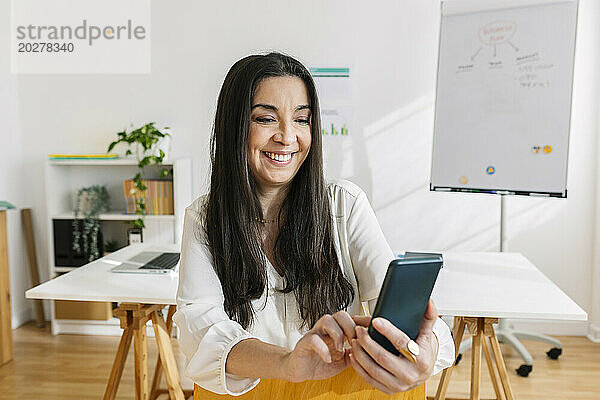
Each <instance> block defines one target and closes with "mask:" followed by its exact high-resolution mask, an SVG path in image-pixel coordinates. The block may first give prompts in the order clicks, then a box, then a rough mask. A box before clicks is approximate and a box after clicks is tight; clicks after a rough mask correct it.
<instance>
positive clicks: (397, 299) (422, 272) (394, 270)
mask: <svg viewBox="0 0 600 400" xmlns="http://www.w3.org/2000/svg"><path fill="white" fill-rule="evenodd" d="M442 264H443V259H442V256H441V255H424V256H421V257H409V258H402V259H396V260H393V261H392V262H391V263H390V265H389V266H388V270H387V273H386V275H385V279H384V281H383V285H382V286H381V290H380V291H379V297H378V298H377V305H376V306H375V310H374V311H373V318H377V317H382V318H385V319H387V320H388V321H390V322H391V323H392V324H394V326H396V327H397V328H398V329H400V330H401V331H403V332H404V333H406V334H407V335H408V337H410V338H411V339H412V340H415V339H416V338H417V336H418V335H419V330H420V329H421V323H422V322H423V317H424V316H425V311H426V310H427V304H428V303H429V298H430V297H431V292H432V291H433V286H434V285H435V281H436V280H437V277H438V274H439V272H440V268H442ZM371 321H372V320H371ZM368 332H369V335H370V336H371V338H372V339H373V340H375V341H376V342H377V343H379V344H380V345H381V346H382V347H384V348H385V349H386V350H388V351H389V352H391V353H393V354H395V355H399V354H400V352H399V351H398V350H397V349H396V347H394V345H393V344H392V343H391V342H390V341H389V340H388V339H387V338H386V337H385V336H383V335H382V334H381V333H379V332H378V331H377V330H376V329H375V328H374V327H373V325H372V324H369V328H368Z"/></svg>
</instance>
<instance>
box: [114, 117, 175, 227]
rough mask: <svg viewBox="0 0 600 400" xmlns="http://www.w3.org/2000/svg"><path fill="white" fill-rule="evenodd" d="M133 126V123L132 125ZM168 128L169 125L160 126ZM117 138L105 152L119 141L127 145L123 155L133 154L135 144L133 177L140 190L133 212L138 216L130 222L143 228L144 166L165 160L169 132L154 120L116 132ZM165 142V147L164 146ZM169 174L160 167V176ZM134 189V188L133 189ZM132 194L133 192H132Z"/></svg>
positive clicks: (144, 206) (144, 210)
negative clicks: (135, 162) (136, 168)
mask: <svg viewBox="0 0 600 400" xmlns="http://www.w3.org/2000/svg"><path fill="white" fill-rule="evenodd" d="M132 126H133V125H132ZM162 129H163V131H164V130H169V129H170V128H169V127H164V128H162ZM117 136H118V139H117V140H115V141H114V142H112V143H111V144H110V145H109V146H108V150H107V151H106V152H107V153H110V152H111V150H112V149H113V148H114V147H115V146H116V145H117V144H119V143H123V144H126V145H127V146H128V148H127V151H126V152H125V156H129V155H131V154H133V152H132V149H131V147H132V146H135V151H136V153H135V155H136V159H137V162H138V168H139V171H138V173H137V174H136V175H135V177H134V178H133V182H134V184H135V187H136V188H137V190H139V192H140V196H139V197H138V198H137V199H136V202H135V213H136V214H137V215H138V218H137V219H136V220H134V221H133V222H132V224H133V226H134V227H136V228H140V229H143V228H145V227H146V225H145V224H144V218H145V216H146V202H145V195H146V189H147V187H146V185H144V182H143V180H144V167H145V166H147V165H151V164H156V165H161V164H162V163H163V161H165V159H166V157H167V153H165V150H167V152H168V144H169V139H170V137H171V134H170V133H168V132H162V131H160V130H159V129H158V128H156V127H155V126H154V122H150V123H147V124H145V125H142V126H141V127H139V128H137V129H134V130H132V131H131V132H129V133H128V132H127V130H124V131H122V132H118V133H117ZM165 144H166V147H165ZM168 174H169V169H167V168H162V169H161V171H160V176H161V177H166V176H167V175H168ZM134 191H135V189H134ZM132 194H134V193H132Z"/></svg>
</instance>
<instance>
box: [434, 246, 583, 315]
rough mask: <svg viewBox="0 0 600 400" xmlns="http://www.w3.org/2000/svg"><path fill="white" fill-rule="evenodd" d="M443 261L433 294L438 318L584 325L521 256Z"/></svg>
mask: <svg viewBox="0 0 600 400" xmlns="http://www.w3.org/2000/svg"><path fill="white" fill-rule="evenodd" d="M443 255H444V268H442V270H441V271H440V275H439V277H438V280H437V282H436V285H435V288H434V290H433V294H432V297H433V300H434V301H435V304H436V306H437V308H438V311H439V313H440V315H452V316H462V317H495V318H513V319H519V318H527V319H553V320H579V321H585V320H587V313H586V312H585V311H583V310H582V309H581V307H579V306H578V305H577V304H576V303H575V302H574V301H573V300H571V299H570V298H569V296H567V295H566V294H565V293H564V292H563V291H562V290H561V289H560V288H559V287H558V286H556V285H555V284H554V283H553V282H552V281H551V280H550V279H548V278H547V277H546V276H545V275H544V274H543V273H542V272H540V270H538V269H537V268H536V267H535V265H533V264H532V263H531V262H530V261H529V260H527V259H526V258H525V257H524V256H523V255H521V254H520V253H484V252H477V253H466V252H445V253H443Z"/></svg>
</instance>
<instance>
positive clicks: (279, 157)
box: [265, 151, 292, 162]
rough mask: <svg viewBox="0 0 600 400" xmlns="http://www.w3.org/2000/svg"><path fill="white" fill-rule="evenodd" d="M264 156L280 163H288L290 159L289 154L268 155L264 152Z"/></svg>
mask: <svg viewBox="0 0 600 400" xmlns="http://www.w3.org/2000/svg"><path fill="white" fill-rule="evenodd" d="M265 154H266V155H267V157H269V158H270V159H272V160H275V161H280V162H286V161H290V159H291V158H292V155H291V154H275V153H269V152H268V151H265Z"/></svg>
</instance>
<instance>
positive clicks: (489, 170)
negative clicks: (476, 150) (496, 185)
mask: <svg viewBox="0 0 600 400" xmlns="http://www.w3.org/2000/svg"><path fill="white" fill-rule="evenodd" d="M485 172H487V174H488V175H494V172H496V168H494V167H493V166H491V165H490V166H489V167H487V168H486V169H485Z"/></svg>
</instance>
